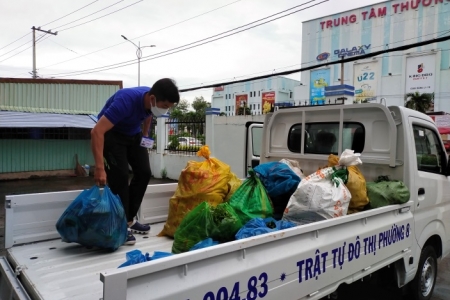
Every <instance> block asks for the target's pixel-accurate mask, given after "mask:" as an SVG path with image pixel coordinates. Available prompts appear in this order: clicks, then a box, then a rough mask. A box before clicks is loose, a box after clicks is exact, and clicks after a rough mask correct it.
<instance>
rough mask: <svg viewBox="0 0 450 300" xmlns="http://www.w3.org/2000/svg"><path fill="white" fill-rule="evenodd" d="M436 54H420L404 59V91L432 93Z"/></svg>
mask: <svg viewBox="0 0 450 300" xmlns="http://www.w3.org/2000/svg"><path fill="white" fill-rule="evenodd" d="M435 73H436V55H434V54H431V55H421V56H413V57H408V58H407V59H406V89H405V92H406V93H415V92H418V93H420V94H423V93H433V92H434V82H435V77H436V76H435Z"/></svg>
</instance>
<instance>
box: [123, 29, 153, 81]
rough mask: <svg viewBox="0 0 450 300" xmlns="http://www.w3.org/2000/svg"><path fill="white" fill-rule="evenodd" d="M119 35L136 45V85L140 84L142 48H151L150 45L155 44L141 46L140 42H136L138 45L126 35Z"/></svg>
mask: <svg viewBox="0 0 450 300" xmlns="http://www.w3.org/2000/svg"><path fill="white" fill-rule="evenodd" d="M121 37H123V39H124V40H126V41H128V42H130V43H132V44H133V45H134V46H135V47H136V56H137V59H138V86H141V58H142V48H151V47H156V46H155V45H150V46H142V47H141V42H139V43H138V45H136V44H135V43H133V42H132V41H130V40H129V39H127V37H126V36H124V35H121Z"/></svg>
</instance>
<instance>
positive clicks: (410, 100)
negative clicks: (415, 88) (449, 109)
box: [405, 92, 434, 113]
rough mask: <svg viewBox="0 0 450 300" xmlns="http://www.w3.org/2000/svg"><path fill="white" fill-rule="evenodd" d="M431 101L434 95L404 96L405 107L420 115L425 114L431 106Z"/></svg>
mask: <svg viewBox="0 0 450 300" xmlns="http://www.w3.org/2000/svg"><path fill="white" fill-rule="evenodd" d="M433 99H434V93H433V94H428V93H423V94H420V93H419V92H415V93H408V94H406V95H405V107H407V108H410V109H414V110H417V111H419V112H421V113H426V112H427V111H428V110H429V109H430V107H431V105H432V104H433Z"/></svg>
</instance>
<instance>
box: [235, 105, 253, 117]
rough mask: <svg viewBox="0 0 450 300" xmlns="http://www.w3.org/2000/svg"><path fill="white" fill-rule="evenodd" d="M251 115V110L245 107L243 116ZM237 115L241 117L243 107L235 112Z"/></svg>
mask: <svg viewBox="0 0 450 300" xmlns="http://www.w3.org/2000/svg"><path fill="white" fill-rule="evenodd" d="M251 114H252V110H251V109H250V107H248V106H245V115H246V116H248V115H251ZM237 115H238V116H243V115H244V107H239V108H238V111H237Z"/></svg>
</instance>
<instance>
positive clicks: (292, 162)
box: [280, 158, 306, 180]
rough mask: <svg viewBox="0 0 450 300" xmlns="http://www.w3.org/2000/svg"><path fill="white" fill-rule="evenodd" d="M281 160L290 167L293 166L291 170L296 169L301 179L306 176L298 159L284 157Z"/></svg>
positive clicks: (295, 171)
mask: <svg viewBox="0 0 450 300" xmlns="http://www.w3.org/2000/svg"><path fill="white" fill-rule="evenodd" d="M280 162H281V163H284V164H287V165H288V166H289V168H291V170H292V171H294V173H295V174H297V176H298V177H300V180H303V179H305V178H306V176H305V174H303V172H302V169H301V168H300V163H299V162H298V161H296V160H293V159H285V158H283V159H282V160H280Z"/></svg>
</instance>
